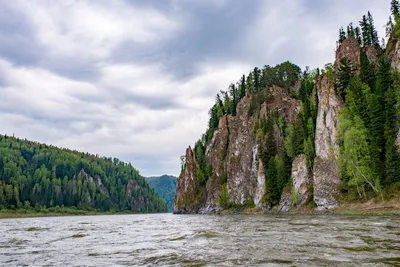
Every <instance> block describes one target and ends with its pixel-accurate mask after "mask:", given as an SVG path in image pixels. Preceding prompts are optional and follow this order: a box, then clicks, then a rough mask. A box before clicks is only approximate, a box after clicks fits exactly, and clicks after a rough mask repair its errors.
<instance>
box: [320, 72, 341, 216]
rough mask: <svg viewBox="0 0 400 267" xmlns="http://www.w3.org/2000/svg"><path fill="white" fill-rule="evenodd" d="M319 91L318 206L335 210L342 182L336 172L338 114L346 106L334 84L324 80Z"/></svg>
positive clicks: (322, 79)
mask: <svg viewBox="0 0 400 267" xmlns="http://www.w3.org/2000/svg"><path fill="white" fill-rule="evenodd" d="M317 88H318V98H319V105H318V116H317V123H316V132H315V152H316V159H315V163H314V168H313V169H314V175H313V184H314V202H315V203H316V205H317V206H318V208H334V207H337V205H338V203H337V200H336V199H335V195H336V194H338V193H339V192H338V190H339V185H340V179H339V177H338V175H337V171H336V168H337V167H336V156H335V153H336V152H337V149H338V147H339V142H338V137H337V124H338V113H339V110H340V108H341V107H342V105H343V103H342V101H341V100H340V98H339V97H338V96H337V95H336V93H335V90H334V86H333V82H332V81H331V80H329V79H328V78H327V77H320V78H319V79H318V81H317Z"/></svg>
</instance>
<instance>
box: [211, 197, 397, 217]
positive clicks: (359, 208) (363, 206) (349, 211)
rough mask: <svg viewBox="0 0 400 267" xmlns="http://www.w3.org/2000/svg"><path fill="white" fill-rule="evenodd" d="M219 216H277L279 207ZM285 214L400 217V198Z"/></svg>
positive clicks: (232, 210)
mask: <svg viewBox="0 0 400 267" xmlns="http://www.w3.org/2000/svg"><path fill="white" fill-rule="evenodd" d="M218 214H272V215H277V214H278V211H277V207H274V208H273V209H271V210H265V209H260V208H254V207H251V208H243V207H241V208H230V209H225V210H221V211H219V212H218ZM280 214H282V215H284V214H291V215H296V214H309V215H318V214H339V215H397V216H400V196H399V197H392V198H390V199H389V200H385V201H382V199H381V198H380V197H377V198H374V199H370V200H366V201H354V202H348V201H344V200H341V201H340V204H339V207H338V208H336V209H329V210H317V209H315V208H311V207H309V206H305V207H299V208H292V209H291V210H289V211H288V212H286V213H280Z"/></svg>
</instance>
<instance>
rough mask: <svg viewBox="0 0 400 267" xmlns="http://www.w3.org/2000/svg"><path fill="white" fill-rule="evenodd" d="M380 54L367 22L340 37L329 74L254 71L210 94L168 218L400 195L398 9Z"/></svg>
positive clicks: (283, 68) (395, 6) (291, 68)
mask: <svg viewBox="0 0 400 267" xmlns="http://www.w3.org/2000/svg"><path fill="white" fill-rule="evenodd" d="M391 10H392V16H391V17H390V18H389V21H388V23H387V29H386V32H387V36H386V37H387V38H388V41H387V43H388V44H387V46H386V44H385V43H386V41H385V39H384V38H382V40H380V38H379V37H378V33H377V30H376V26H375V23H374V20H373V17H372V14H371V13H370V12H368V13H367V14H366V15H364V16H363V17H362V18H361V19H360V22H359V24H360V26H359V27H354V26H353V23H350V24H349V25H348V26H347V28H346V31H345V30H344V29H343V28H340V30H339V40H338V42H337V47H336V55H335V62H334V64H326V65H325V67H324V68H323V69H318V68H317V69H314V70H311V69H310V68H308V67H307V68H306V69H305V70H303V71H302V70H301V69H300V68H299V67H298V66H296V65H295V64H293V63H290V62H285V63H282V64H279V65H277V66H275V67H271V66H268V65H266V66H264V67H263V68H261V69H259V68H257V67H256V68H254V70H253V71H252V72H250V73H249V74H248V75H247V76H246V75H243V76H242V77H241V78H240V80H239V81H238V82H237V83H235V84H231V85H230V86H229V87H228V90H227V91H221V92H220V93H219V94H217V96H216V99H215V104H214V105H213V107H212V108H211V109H210V112H209V114H210V120H209V125H208V129H207V130H206V132H205V134H204V135H203V136H202V138H201V139H200V140H198V141H197V142H196V143H195V146H194V149H193V150H192V148H191V147H189V148H188V149H187V150H186V155H185V161H184V164H183V166H182V173H181V175H180V177H179V179H178V186H177V197H176V199H175V212H177V213H181V212H182V213H187V212H189V213H197V212H199V213H208V212H213V211H215V210H218V209H224V208H230V207H238V206H251V207H252V206H257V207H259V208H267V209H270V208H273V207H278V210H279V211H287V210H289V209H290V208H292V207H300V206H308V207H311V208H313V207H317V208H318V209H325V208H335V207H337V206H338V204H339V202H340V201H365V200H368V199H371V198H377V199H378V198H379V199H381V200H384V199H388V198H391V197H396V196H398V194H399V191H400V154H399V145H400V131H399V118H400V72H399V70H398V68H399V67H400V40H399V36H400V11H399V10H400V5H399V2H398V1H397V0H393V1H392V6H391Z"/></svg>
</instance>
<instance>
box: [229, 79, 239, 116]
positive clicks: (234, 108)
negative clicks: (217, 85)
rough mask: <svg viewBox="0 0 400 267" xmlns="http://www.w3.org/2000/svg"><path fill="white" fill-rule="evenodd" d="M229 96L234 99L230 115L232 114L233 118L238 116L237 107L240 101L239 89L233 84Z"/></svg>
mask: <svg viewBox="0 0 400 267" xmlns="http://www.w3.org/2000/svg"><path fill="white" fill-rule="evenodd" d="M229 94H230V96H231V98H232V101H231V107H230V109H231V110H230V113H231V114H232V116H236V106H237V104H238V102H239V100H238V95H237V89H236V87H235V85H234V84H233V83H232V84H231V85H230V86H229Z"/></svg>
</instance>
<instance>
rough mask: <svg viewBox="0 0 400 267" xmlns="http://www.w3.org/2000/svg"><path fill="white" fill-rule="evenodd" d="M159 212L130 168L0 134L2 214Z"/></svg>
mask: <svg viewBox="0 0 400 267" xmlns="http://www.w3.org/2000/svg"><path fill="white" fill-rule="evenodd" d="M63 207H75V208H78V209H82V210H95V211H128V212H161V211H167V206H166V204H165V203H164V202H163V201H162V200H161V199H160V198H159V197H158V195H157V194H156V193H155V192H154V190H153V189H152V188H151V187H149V185H148V184H147V182H146V180H145V178H143V177H142V176H141V175H140V174H139V172H138V171H137V170H136V169H135V168H133V167H132V165H131V164H130V163H129V164H127V163H124V162H122V161H120V160H118V159H116V158H105V157H99V156H97V155H96V156H95V155H91V154H88V153H81V152H77V151H72V150H68V149H60V148H57V147H54V146H48V145H45V144H40V143H37V142H31V141H27V140H26V139H25V140H23V139H19V138H15V137H9V136H6V135H0V209H2V208H6V209H31V208H35V209H36V210H41V209H46V208H49V209H52V210H55V211H57V210H59V209H60V208H63Z"/></svg>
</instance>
